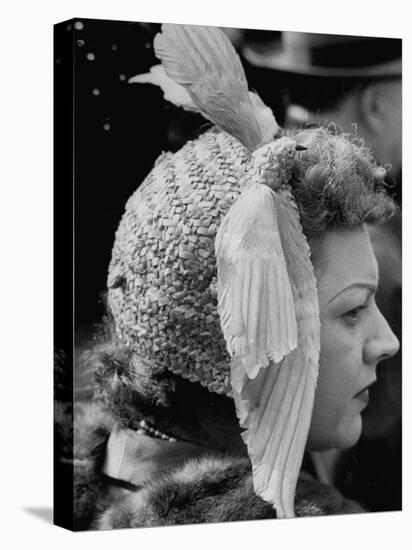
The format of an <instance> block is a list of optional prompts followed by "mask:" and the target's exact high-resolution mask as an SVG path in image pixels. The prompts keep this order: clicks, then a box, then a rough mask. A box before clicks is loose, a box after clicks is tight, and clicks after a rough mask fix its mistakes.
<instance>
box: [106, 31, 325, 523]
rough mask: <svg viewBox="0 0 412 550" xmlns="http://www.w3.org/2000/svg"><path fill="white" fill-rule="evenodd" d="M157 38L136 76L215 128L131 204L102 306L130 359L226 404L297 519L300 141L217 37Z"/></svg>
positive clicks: (310, 340) (310, 326)
mask: <svg viewBox="0 0 412 550" xmlns="http://www.w3.org/2000/svg"><path fill="white" fill-rule="evenodd" d="M154 46H155V52H156V55H157V57H158V58H160V59H161V61H162V65H161V66H156V67H154V68H152V70H151V72H150V73H149V74H146V75H139V76H138V77H135V78H133V79H132V81H133V82H150V83H154V84H159V85H160V86H162V88H163V90H164V93H165V97H166V98H168V99H169V100H171V101H173V102H174V103H175V104H178V105H181V106H183V107H184V108H186V109H191V110H196V111H199V112H201V113H202V114H203V115H204V116H205V117H206V118H207V119H209V120H211V121H212V122H213V123H214V124H215V126H214V127H213V128H212V129H211V130H209V131H207V132H206V133H205V134H203V135H202V136H201V137H200V138H198V139H197V140H195V141H191V142H189V143H187V144H186V145H185V146H184V147H183V148H182V149H181V150H180V151H179V152H177V153H176V154H170V153H166V154H163V155H162V156H161V157H160V158H159V159H158V160H157V162H156V164H155V167H154V168H153V170H152V171H151V172H150V174H149V175H148V176H147V178H146V179H145V181H144V182H143V183H142V185H141V186H140V187H139V188H138V190H137V191H136V192H135V193H134V194H133V195H132V197H131V198H130V199H129V201H128V202H127V204H126V210H125V213H124V216H123V218H122V220H121V223H120V225H119V228H118V231H117V233H116V239H115V244H114V248H113V253H112V260H111V264H110V269H109V277H108V287H109V294H108V302H109V307H110V309H111V312H112V314H113V317H114V320H115V324H116V330H117V333H118V336H119V338H120V340H121V341H122V342H123V343H124V344H125V345H126V346H128V347H129V348H131V349H132V350H133V351H134V352H135V353H136V354H137V355H138V356H139V359H140V360H142V361H145V362H146V363H148V364H152V365H153V366H154V368H156V369H157V370H159V369H167V370H170V371H172V372H173V373H175V374H178V375H181V376H183V377H184V378H186V379H188V380H191V381H193V382H198V383H200V384H202V385H203V386H205V387H207V388H208V389H209V390H210V391H212V392H217V393H223V394H226V395H228V396H232V397H233V398H234V401H235V405H236V411H237V415H238V418H239V422H240V425H241V427H242V428H244V429H245V431H244V432H243V433H242V437H243V439H244V441H245V443H246V444H247V447H248V453H249V456H250V459H251V462H252V467H253V479H254V487H255V490H256V492H257V494H259V495H260V496H261V497H262V498H263V499H265V500H267V501H269V502H271V503H272V504H273V505H274V506H275V507H276V510H277V514H278V517H284V516H293V515H294V512H293V499H294V492H295V487H296V482H297V477H298V473H299V469H300V465H301V462H302V457H303V451H304V447H305V444H306V439H307V434H308V430H309V425H310V418H311V412H312V407H313V399H314V391H315V385H316V377H317V367H318V356H319V326H320V325H319V312H318V302H317V294H316V282H315V278H314V274H313V267H312V264H311V262H310V259H309V247H308V244H307V242H306V239H305V237H304V235H303V232H302V230H301V226H300V222H299V216H298V210H297V207H296V204H295V202H294V199H293V196H292V193H291V190H290V187H289V185H288V182H289V179H290V176H291V170H292V167H293V164H294V161H295V158H296V156H297V155H299V151H300V150H301V149H302V147H301V146H299V144H297V143H296V142H295V141H294V140H293V139H291V138H289V137H287V136H282V133H281V131H280V129H279V127H278V125H277V123H276V121H275V119H274V117H273V114H272V112H271V111H270V110H269V109H268V108H267V107H266V106H265V105H264V104H263V102H262V101H261V100H260V98H259V97H258V96H257V95H256V94H253V93H251V92H249V91H248V87H247V82H246V78H245V75H244V72H243V68H242V66H241V63H240V60H239V58H238V56H237V54H236V53H235V51H234V49H233V47H232V45H231V43H230V41H229V40H228V38H227V37H226V36H225V35H224V33H223V32H222V31H220V30H219V29H215V28H207V27H192V26H183V25H163V27H162V33H161V34H158V35H157V36H156V38H155V42H154Z"/></svg>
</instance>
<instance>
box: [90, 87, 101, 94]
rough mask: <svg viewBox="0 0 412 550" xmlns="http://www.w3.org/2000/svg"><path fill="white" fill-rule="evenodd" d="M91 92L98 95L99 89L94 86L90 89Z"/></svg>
mask: <svg viewBox="0 0 412 550" xmlns="http://www.w3.org/2000/svg"><path fill="white" fill-rule="evenodd" d="M92 94H93V95H96V96H97V95H100V90H99V89H98V88H94V90H93V91H92Z"/></svg>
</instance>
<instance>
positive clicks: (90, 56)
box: [86, 53, 96, 61]
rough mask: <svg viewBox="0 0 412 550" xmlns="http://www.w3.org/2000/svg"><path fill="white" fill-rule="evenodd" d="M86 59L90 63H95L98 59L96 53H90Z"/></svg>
mask: <svg viewBox="0 0 412 550" xmlns="http://www.w3.org/2000/svg"><path fill="white" fill-rule="evenodd" d="M86 57H87V59H88V60H89V61H94V60H95V59H96V56H95V55H94V53H88V54H87V55H86Z"/></svg>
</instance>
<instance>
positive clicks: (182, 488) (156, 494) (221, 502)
mask: <svg viewBox="0 0 412 550" xmlns="http://www.w3.org/2000/svg"><path fill="white" fill-rule="evenodd" d="M363 511H364V510H363V509H362V508H361V507H360V506H359V505H357V504H356V503H354V502H352V501H348V500H346V499H344V498H343V497H342V496H341V495H340V494H339V493H338V492H337V491H336V490H335V489H332V488H330V487H327V486H326V485H321V484H320V483H318V482H316V481H314V480H313V479H312V478H310V477H309V476H308V475H304V476H303V477H301V478H300V480H299V483H298V491H297V494H296V514H297V516H318V515H325V514H348V513H360V512H363ZM275 517H276V514H275V511H274V510H273V508H272V506H270V505H269V504H268V503H266V502H264V501H263V500H262V499H260V498H259V497H258V496H256V494H255V492H254V490H253V483H252V477H251V473H250V463H249V461H248V459H234V458H227V457H223V458H220V457H209V458H202V459H196V460H190V461H188V462H187V463H186V465H185V466H183V467H182V468H179V469H176V470H175V471H174V472H173V473H172V474H170V475H168V476H164V477H163V478H162V479H160V480H158V481H156V482H153V483H150V484H148V485H147V486H145V487H144V488H143V489H141V490H140V491H136V492H134V493H133V492H128V494H127V492H123V495H122V496H121V497H119V498H117V499H116V500H115V502H113V503H112V504H111V505H110V506H109V507H108V509H107V510H106V511H105V512H104V513H103V514H101V515H100V517H98V519H97V520H96V522H95V523H94V525H93V527H94V528H96V529H120V528H123V527H128V528H134V527H154V526H164V525H178V524H195V523H218V522H227V521H247V520H257V519H269V518H275Z"/></svg>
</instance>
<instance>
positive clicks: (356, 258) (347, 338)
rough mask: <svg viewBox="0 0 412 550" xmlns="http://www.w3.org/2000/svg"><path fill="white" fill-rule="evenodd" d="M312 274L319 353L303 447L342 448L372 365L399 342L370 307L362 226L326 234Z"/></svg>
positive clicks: (371, 277) (371, 263)
mask: <svg viewBox="0 0 412 550" xmlns="http://www.w3.org/2000/svg"><path fill="white" fill-rule="evenodd" d="M315 273H316V278H317V281H318V294H319V307H320V321H321V351H320V363H319V378H318V384H317V389H316V394H315V404H314V410H313V416H312V423H311V428H310V432H309V438H308V448H309V450H321V449H327V448H347V447H351V446H352V445H354V444H355V443H356V442H357V440H358V439H359V436H360V434H361V430H362V419H361V412H362V411H363V410H364V409H365V407H366V406H367V404H368V398H369V395H368V387H369V386H370V385H371V384H373V383H374V382H375V380H376V365H377V363H378V362H379V361H380V360H381V359H384V358H385V357H389V356H391V355H393V354H394V353H396V351H397V350H398V347H399V343H398V340H397V338H396V337H395V335H394V334H393V332H392V331H391V329H390V328H389V325H388V324H387V322H386V320H385V319H384V317H383V316H382V314H381V312H380V311H379V309H378V307H377V305H376V303H375V292H376V289H377V285H378V267H377V263H376V259H375V255H374V253H373V250H372V246H371V242H370V239H369V235H368V232H367V229H366V227H365V226H362V227H361V228H359V229H355V230H350V229H341V230H335V231H332V232H330V233H328V234H327V236H326V237H325V239H324V241H323V242H322V244H321V248H320V250H319V255H318V257H317V260H315Z"/></svg>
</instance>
